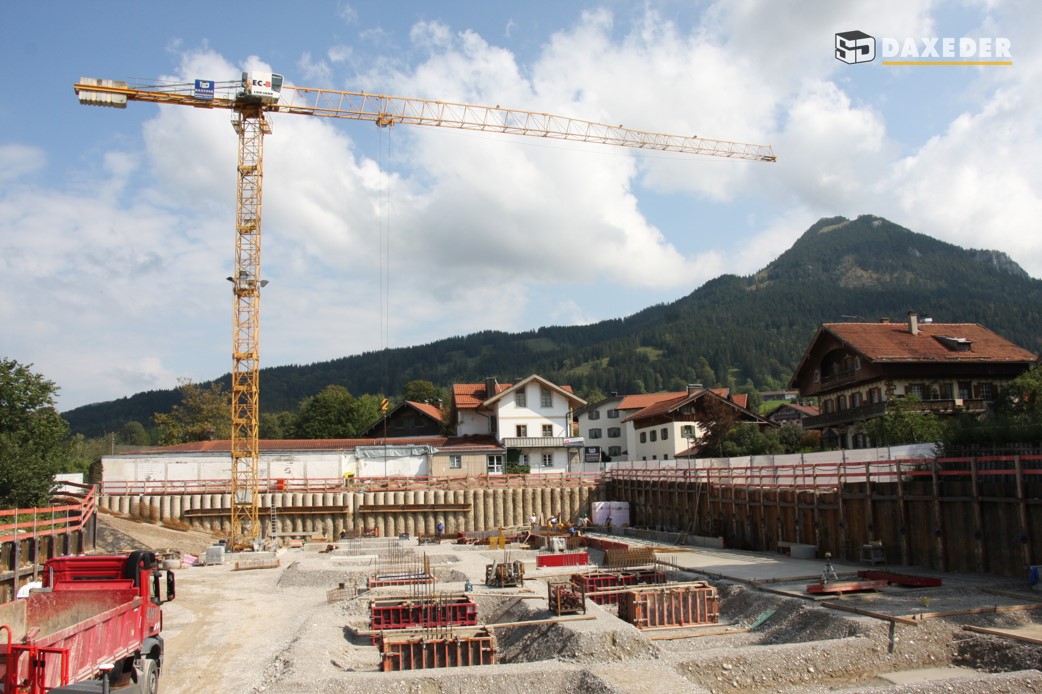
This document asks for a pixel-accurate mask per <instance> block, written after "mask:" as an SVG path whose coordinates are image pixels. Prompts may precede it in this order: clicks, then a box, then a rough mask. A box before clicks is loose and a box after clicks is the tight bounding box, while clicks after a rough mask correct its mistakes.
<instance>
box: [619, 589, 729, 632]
mask: <svg viewBox="0 0 1042 694" xmlns="http://www.w3.org/2000/svg"><path fill="white" fill-rule="evenodd" d="M619 618H620V619H622V620H624V621H626V622H629V623H630V624H632V625H633V626H635V627H637V628H638V629H656V628H660V629H661V628H665V629H668V628H675V627H682V626H691V625H696V624H716V623H717V622H718V621H719V620H720V598H719V595H718V594H717V592H716V587H715V586H711V585H709V584H708V583H706V582H705V581H701V582H698V583H687V584H684V585H675V586H669V585H665V586H648V587H640V588H634V589H632V590H628V591H626V592H623V593H621V594H620V595H619Z"/></svg>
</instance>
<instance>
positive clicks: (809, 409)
mask: <svg viewBox="0 0 1042 694" xmlns="http://www.w3.org/2000/svg"><path fill="white" fill-rule="evenodd" d="M785 409H789V410H796V411H797V412H799V413H801V414H804V415H806V416H808V417H817V416H818V415H819V414H821V411H820V410H819V409H818V408H817V407H814V406H813V405H800V404H799V403H795V402H783V403H782V404H780V405H778V406H777V407H775V408H774V409H773V410H771V411H770V412H768V413H767V415H766V416H767V418H768V419H769V418H770V417H771V415H773V414H774V413H775V412H777V411H779V410H785Z"/></svg>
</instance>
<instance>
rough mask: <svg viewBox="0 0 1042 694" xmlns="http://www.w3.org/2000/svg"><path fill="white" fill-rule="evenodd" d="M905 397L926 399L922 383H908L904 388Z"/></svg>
mask: <svg viewBox="0 0 1042 694" xmlns="http://www.w3.org/2000/svg"><path fill="white" fill-rule="evenodd" d="M905 395H914V396H915V397H917V398H919V399H920V400H925V399H926V388H925V387H924V386H923V384H922V383H909V384H908V385H907V386H905Z"/></svg>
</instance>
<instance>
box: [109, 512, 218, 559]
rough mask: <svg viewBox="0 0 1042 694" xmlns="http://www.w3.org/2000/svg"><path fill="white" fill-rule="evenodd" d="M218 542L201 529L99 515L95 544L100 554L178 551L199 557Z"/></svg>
mask: <svg viewBox="0 0 1042 694" xmlns="http://www.w3.org/2000/svg"><path fill="white" fill-rule="evenodd" d="M216 542H217V538H215V537H214V536H213V535H212V534H210V533H208V532H204V531H201V530H175V529H174V528H167V527H165V526H162V525H158V524H156V523H150V522H147V521H142V520H136V519H132V518H124V517H120V516H114V515H110V514H103V513H99V514H98V532H97V540H96V543H95V544H96V545H97V549H98V551H101V552H112V553H122V552H129V551H132V550H135V549H150V550H153V551H160V550H163V551H165V550H169V549H175V550H180V551H181V552H185V553H188V554H194V555H196V556H200V555H202V554H205V552H206V548H207V547H210V546H212V545H214V544H215V543H216Z"/></svg>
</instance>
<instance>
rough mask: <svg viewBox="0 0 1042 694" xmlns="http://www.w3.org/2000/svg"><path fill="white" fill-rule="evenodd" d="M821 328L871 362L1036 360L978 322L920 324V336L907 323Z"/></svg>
mask: <svg viewBox="0 0 1042 694" xmlns="http://www.w3.org/2000/svg"><path fill="white" fill-rule="evenodd" d="M821 328H822V330H824V331H827V332H829V333H831V334H832V335H835V336H836V338H837V339H839V340H840V341H842V342H844V343H845V344H847V345H848V346H849V347H850V348H851V349H853V350H855V351H857V352H859V353H860V354H861V355H862V356H864V357H866V358H868V359H870V360H872V361H889V362H894V361H916V362H918V361H942V362H955V361H960V362H961V361H990V362H995V361H1014V362H1017V361H1026V362H1033V361H1034V360H1035V355H1034V354H1032V353H1031V352H1029V351H1027V350H1026V349H1024V348H1022V347H1018V346H1017V345H1015V344H1014V343H1012V342H1010V341H1009V340H1007V339H1006V338H1004V337H1002V336H1001V335H998V334H996V333H993V332H992V331H990V330H988V329H987V328H985V327H984V326H982V325H977V324H976V323H920V324H919V334H918V335H913V334H912V333H911V332H910V331H909V330H908V326H907V325H906V324H904V323H825V324H824V325H822V326H821ZM944 338H948V339H951V338H955V339H956V341H959V340H960V339H961V340H965V341H966V342H967V343H969V344H968V346H969V349H968V350H966V351H961V350H953V349H950V348H949V347H946V346H945V342H946V340H945V339H944ZM963 344H965V343H963Z"/></svg>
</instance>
